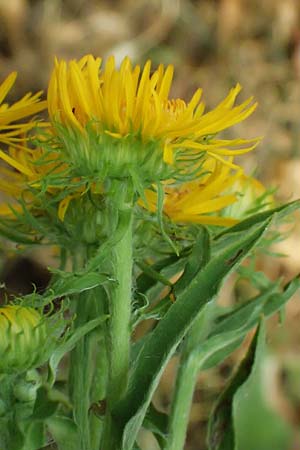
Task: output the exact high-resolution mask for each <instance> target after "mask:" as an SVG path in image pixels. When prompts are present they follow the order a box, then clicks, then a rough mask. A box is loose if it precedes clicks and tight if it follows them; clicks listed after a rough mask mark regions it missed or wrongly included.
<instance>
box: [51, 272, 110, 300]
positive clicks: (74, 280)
mask: <svg viewBox="0 0 300 450" xmlns="http://www.w3.org/2000/svg"><path fill="white" fill-rule="evenodd" d="M51 271H52V272H53V273H54V274H57V275H59V278H58V279H56V280H55V281H54V282H53V284H52V285H51V286H50V287H49V289H51V291H53V294H51V296H52V297H53V296H54V298H56V297H63V296H66V295H72V294H79V293H81V292H83V291H87V290H89V289H94V288H95V287H97V286H99V285H100V284H103V283H105V281H107V280H108V276H107V275H106V274H101V273H97V272H86V273H80V274H76V273H69V272H63V271H61V270H53V269H52V270H51Z"/></svg>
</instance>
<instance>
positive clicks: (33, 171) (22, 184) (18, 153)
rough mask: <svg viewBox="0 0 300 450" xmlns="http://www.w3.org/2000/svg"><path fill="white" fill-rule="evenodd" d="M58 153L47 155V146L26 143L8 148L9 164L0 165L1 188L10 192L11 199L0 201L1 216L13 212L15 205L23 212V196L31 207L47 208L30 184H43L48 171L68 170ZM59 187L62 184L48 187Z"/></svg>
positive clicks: (11, 214) (8, 195)
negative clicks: (21, 203)
mask: <svg viewBox="0 0 300 450" xmlns="http://www.w3.org/2000/svg"><path fill="white" fill-rule="evenodd" d="M58 157H59V155H58V154H57V153H56V152H55V151H53V152H52V153H51V154H50V153H49V154H47V155H46V154H45V153H44V151H43V149H41V148H34V149H31V148H28V147H27V146H26V143H25V144H24V145H23V147H22V148H15V147H9V148H8V151H7V153H6V160H5V161H7V162H8V163H9V166H4V165H1V166H0V190H1V192H2V193H4V194H5V195H6V196H7V199H6V200H7V201H4V202H1V203H0V215H1V216H13V211H12V208H13V209H14V210H15V211H17V212H21V211H22V207H21V205H20V203H19V201H20V200H21V199H22V200H23V201H24V202H25V203H26V206H27V207H29V208H31V207H35V208H36V209H37V210H39V209H41V208H42V209H45V206H43V205H41V204H40V202H39V201H38V198H37V196H36V195H34V193H33V191H32V190H31V189H30V188H32V187H38V186H41V181H42V179H43V178H44V177H45V176H46V175H47V174H49V173H59V172H60V171H63V170H64V167H63V165H60V164H59V162H58ZM42 159H43V162H41V160H42ZM58 190H59V188H58V187H51V186H48V187H47V192H48V193H51V192H53V193H55V192H57V191H58ZM37 193H38V191H37ZM11 207H12V208H11Z"/></svg>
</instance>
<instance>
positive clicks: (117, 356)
mask: <svg viewBox="0 0 300 450" xmlns="http://www.w3.org/2000/svg"><path fill="white" fill-rule="evenodd" d="M112 265H113V270H114V274H113V277H114V279H115V282H114V283H113V285H112V287H111V291H110V330H109V333H110V339H109V340H110V380H109V387H108V401H109V403H110V407H113V406H114V404H115V403H116V402H117V401H118V400H119V399H120V398H121V396H122V394H123V393H124V391H125V389H126V386H127V378H128V369H129V352H130V334H131V333H130V318H131V290H132V230H131V221H130V223H129V226H128V228H127V230H126V231H125V233H124V235H123V237H122V239H121V240H120V241H119V242H118V243H117V244H116V245H115V247H114V249H113V251H112Z"/></svg>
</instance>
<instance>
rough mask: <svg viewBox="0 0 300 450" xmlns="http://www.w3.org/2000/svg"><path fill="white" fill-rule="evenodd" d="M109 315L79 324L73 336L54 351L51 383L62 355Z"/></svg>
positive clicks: (50, 366)
mask: <svg viewBox="0 0 300 450" xmlns="http://www.w3.org/2000/svg"><path fill="white" fill-rule="evenodd" d="M107 318H108V316H101V317H98V318H97V319H93V320H90V321H89V322H87V323H85V324H84V325H81V326H79V327H78V328H76V329H75V330H74V331H72V334H71V336H70V337H69V338H68V339H66V340H65V341H64V342H63V343H62V344H60V345H59V346H58V347H57V348H56V349H55V351H54V352H53V353H52V355H51V358H50V360H49V377H48V382H49V384H50V385H53V383H54V380H55V372H56V369H57V367H58V364H59V363H60V360H61V359H62V357H63V356H64V355H65V354H66V353H68V352H70V351H71V350H73V348H74V347H75V345H76V344H77V342H78V341H79V340H80V339H81V338H82V337H83V336H85V335H86V334H88V333H90V332H91V331H92V330H94V328H96V327H98V326H99V325H100V324H101V323H102V322H104V321H105V320H106V319H107Z"/></svg>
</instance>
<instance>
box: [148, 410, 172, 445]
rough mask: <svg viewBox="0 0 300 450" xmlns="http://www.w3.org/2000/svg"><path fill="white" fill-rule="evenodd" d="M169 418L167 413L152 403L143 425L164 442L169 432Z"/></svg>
mask: <svg viewBox="0 0 300 450" xmlns="http://www.w3.org/2000/svg"><path fill="white" fill-rule="evenodd" d="M168 418H169V416H168V415H167V414H165V413H163V412H161V411H158V410H157V409H156V408H155V407H154V405H153V404H152V403H151V404H150V406H149V409H148V411H147V414H146V416H145V420H144V422H143V427H144V428H146V429H147V430H149V431H152V433H153V434H154V436H155V437H156V438H157V439H159V440H160V442H164V441H165V439H166V436H167V432H168Z"/></svg>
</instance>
